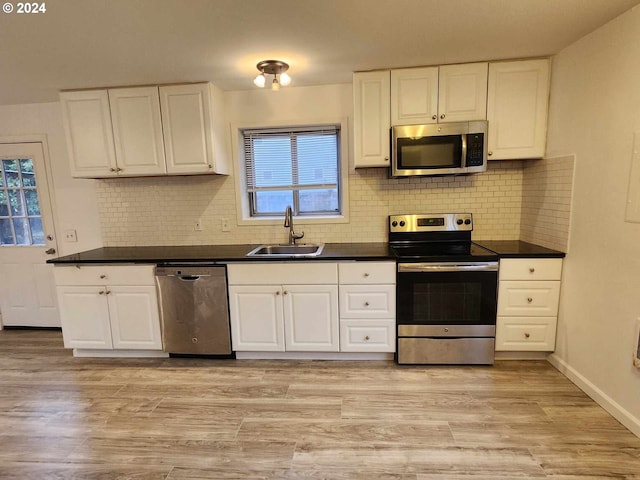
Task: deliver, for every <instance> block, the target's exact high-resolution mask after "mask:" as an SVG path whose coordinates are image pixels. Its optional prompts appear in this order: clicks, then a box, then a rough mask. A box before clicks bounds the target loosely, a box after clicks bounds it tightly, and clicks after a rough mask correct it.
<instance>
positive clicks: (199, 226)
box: [193, 220, 202, 232]
mask: <svg viewBox="0 0 640 480" xmlns="http://www.w3.org/2000/svg"><path fill="white" fill-rule="evenodd" d="M193 229H194V230H195V231H196V232H201V231H202V220H196V224H195V225H194V227H193Z"/></svg>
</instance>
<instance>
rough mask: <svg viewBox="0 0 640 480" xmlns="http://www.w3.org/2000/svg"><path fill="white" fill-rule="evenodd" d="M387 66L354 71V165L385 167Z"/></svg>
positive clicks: (388, 101)
mask: <svg viewBox="0 0 640 480" xmlns="http://www.w3.org/2000/svg"><path fill="white" fill-rule="evenodd" d="M389 78H390V77H389V70H383V71H376V72H359V73H354V74H353V103H354V105H353V108H354V122H353V124H354V164H355V167H388V166H389V165H390V164H389V158H390V142H389V128H390V126H391V124H390V123H389V122H390V117H389V108H390V97H389V94H390V91H389Z"/></svg>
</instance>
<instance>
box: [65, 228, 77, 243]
mask: <svg viewBox="0 0 640 480" xmlns="http://www.w3.org/2000/svg"><path fill="white" fill-rule="evenodd" d="M64 239H65V240H66V241H67V242H77V241H78V236H77V234H76V231H75V229H73V228H71V229H69V230H66V231H65V232H64Z"/></svg>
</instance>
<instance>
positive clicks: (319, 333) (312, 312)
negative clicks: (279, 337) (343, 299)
mask: <svg viewBox="0 0 640 480" xmlns="http://www.w3.org/2000/svg"><path fill="white" fill-rule="evenodd" d="M283 289H284V291H283V299H284V330H285V345H286V350H287V351H294V352H295V351H298V352H300V351H315V352H337V351H339V350H340V338H339V335H340V329H339V325H338V287H337V286H336V285H285V286H284V287H283Z"/></svg>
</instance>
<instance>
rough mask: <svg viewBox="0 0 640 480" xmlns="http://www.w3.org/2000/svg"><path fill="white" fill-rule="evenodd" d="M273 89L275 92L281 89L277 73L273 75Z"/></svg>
mask: <svg viewBox="0 0 640 480" xmlns="http://www.w3.org/2000/svg"><path fill="white" fill-rule="evenodd" d="M271 90H273V91H274V92H277V91H278V90H280V83H278V78H277V77H276V76H275V75H274V76H273V82H272V83H271Z"/></svg>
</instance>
